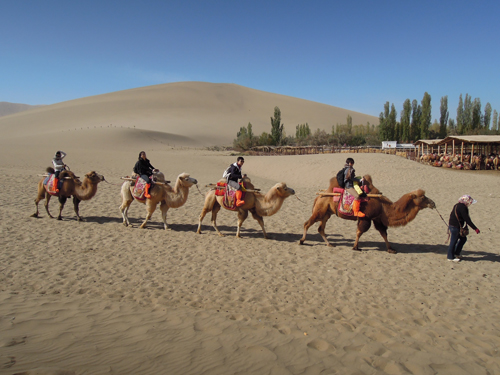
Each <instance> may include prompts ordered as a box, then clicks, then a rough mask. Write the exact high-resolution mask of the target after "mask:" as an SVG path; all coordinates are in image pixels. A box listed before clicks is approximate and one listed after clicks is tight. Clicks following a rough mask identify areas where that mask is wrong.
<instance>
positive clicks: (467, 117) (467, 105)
mask: <svg viewBox="0 0 500 375" xmlns="http://www.w3.org/2000/svg"><path fill="white" fill-rule="evenodd" d="M463 129H464V134H465V133H468V132H470V131H471V130H472V97H471V96H470V95H469V94H465V100H464V114H463Z"/></svg>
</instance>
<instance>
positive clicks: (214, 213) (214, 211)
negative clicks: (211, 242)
mask: <svg viewBox="0 0 500 375" xmlns="http://www.w3.org/2000/svg"><path fill="white" fill-rule="evenodd" d="M219 210H220V204H219V203H218V202H215V204H214V207H213V208H212V219H211V220H212V226H213V227H214V229H215V230H216V231H217V234H218V235H219V236H221V237H225V235H224V234H222V233H221V232H220V230H219V228H217V213H218V212H219Z"/></svg>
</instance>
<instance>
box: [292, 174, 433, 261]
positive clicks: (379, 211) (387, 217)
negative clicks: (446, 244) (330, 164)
mask: <svg viewBox="0 0 500 375" xmlns="http://www.w3.org/2000/svg"><path fill="white" fill-rule="evenodd" d="M364 178H365V181H366V182H367V184H368V189H369V191H370V194H380V191H379V190H378V189H377V188H376V187H375V186H373V184H372V179H371V177H370V176H368V175H367V176H365V177H364ZM334 187H339V185H338V182H337V178H336V177H334V178H332V179H331V180H330V186H329V188H328V189H327V190H326V192H327V193H332V192H333V188H334ZM427 207H430V208H435V207H436V205H435V203H434V202H433V201H432V200H431V199H429V198H427V197H426V196H425V191H423V190H415V191H413V192H411V193H408V194H405V195H403V196H402V197H401V198H400V199H399V200H398V201H397V202H396V203H393V202H391V201H390V200H389V199H388V198H386V197H384V196H382V197H380V198H370V199H369V200H368V202H366V204H364V205H362V206H361V209H362V211H363V213H364V214H365V215H366V216H365V217H363V218H359V220H358V218H357V217H354V216H344V215H342V214H341V213H339V212H338V202H334V201H333V199H332V197H331V196H330V197H328V196H323V197H321V196H318V197H317V198H316V199H315V200H314V206H313V213H312V216H311V217H310V218H309V220H307V221H306V222H305V223H304V235H303V236H302V238H301V239H300V244H301V245H302V244H303V243H304V241H305V240H306V234H307V230H308V229H309V227H310V226H311V225H313V224H314V223H315V222H317V221H320V222H321V224H320V226H319V228H318V232H319V233H320V234H321V237H323V239H324V240H325V242H326V244H327V246H333V245H332V244H331V243H330V242H328V239H327V238H326V235H325V226H326V222H327V221H328V219H329V218H330V216H332V215H337V216H338V217H340V218H341V219H347V220H358V229H357V232H356V241H355V242H354V246H353V250H360V249H359V248H358V243H359V238H360V237H361V235H362V234H363V233H365V232H366V231H368V229H370V226H371V222H372V221H373V225H374V226H375V229H377V230H378V231H379V232H380V234H381V235H382V238H383V239H384V241H385V244H386V246H387V251H388V252H389V253H391V254H396V251H395V250H394V249H392V248H391V245H390V244H389V241H388V240H387V228H388V227H399V226H404V225H406V224H408V223H409V222H410V221H412V220H413V219H415V217H416V216H417V214H418V212H419V211H420V210H422V209H424V208H427Z"/></svg>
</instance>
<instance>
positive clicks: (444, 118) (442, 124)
mask: <svg viewBox="0 0 500 375" xmlns="http://www.w3.org/2000/svg"><path fill="white" fill-rule="evenodd" d="M440 111H441V117H440V118H439V138H445V137H446V126H447V125H448V117H449V115H450V113H449V112H448V95H446V96H443V97H442V98H441V107H440Z"/></svg>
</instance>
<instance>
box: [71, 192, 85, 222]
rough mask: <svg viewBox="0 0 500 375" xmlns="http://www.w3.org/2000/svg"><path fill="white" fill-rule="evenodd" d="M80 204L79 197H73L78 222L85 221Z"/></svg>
mask: <svg viewBox="0 0 500 375" xmlns="http://www.w3.org/2000/svg"><path fill="white" fill-rule="evenodd" d="M80 202H81V200H80V199H78V198H77V197H75V196H73V209H74V210H75V214H76V217H77V220H78V221H85V220H83V219H82V217H81V216H80Z"/></svg>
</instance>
